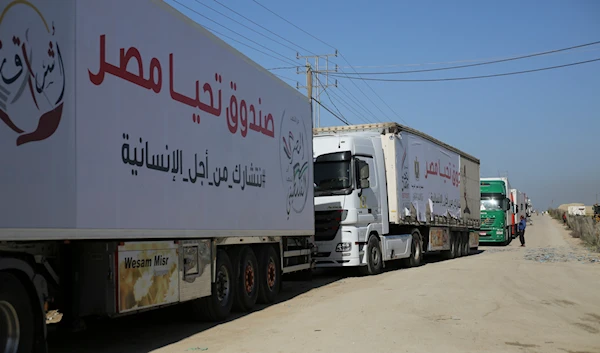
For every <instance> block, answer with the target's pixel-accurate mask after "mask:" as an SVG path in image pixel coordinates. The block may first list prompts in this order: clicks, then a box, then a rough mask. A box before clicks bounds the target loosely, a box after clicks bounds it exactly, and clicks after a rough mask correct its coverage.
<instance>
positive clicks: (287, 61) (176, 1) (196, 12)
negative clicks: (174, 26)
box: [173, 0, 295, 65]
mask: <svg viewBox="0 0 600 353" xmlns="http://www.w3.org/2000/svg"><path fill="white" fill-rule="evenodd" d="M173 1H174V2H175V3H177V4H179V5H181V6H183V7H185V8H186V9H188V10H190V11H192V12H194V13H195V14H197V15H199V16H201V17H203V18H206V19H207V20H209V21H211V22H213V23H215V24H217V25H219V26H221V27H223V28H225V29H227V30H229V31H231V32H233V33H235V34H237V35H238V36H240V37H242V38H244V39H246V40H248V41H250V42H252V43H254V44H256V45H258V46H260V47H262V48H264V49H266V50H268V51H270V52H273V53H275V54H277V55H279V56H281V57H282V58H283V59H277V60H280V61H282V62H285V63H287V64H290V65H294V64H295V63H294V62H293V61H291V60H290V59H288V58H286V57H285V55H282V54H281V53H278V52H276V51H274V50H273V49H270V48H268V47H265V46H264V45H262V44H260V43H258V42H256V41H254V40H252V39H250V38H248V37H246V36H244V35H241V34H239V33H238V32H236V31H234V30H232V29H230V28H228V27H227V26H224V25H222V24H220V23H218V22H217V21H215V20H212V19H210V18H208V17H207V16H204V15H203V14H201V13H200V12H198V11H196V10H194V9H192V8H190V7H189V6H187V5H185V4H182V3H181V2H179V1H178V0H173ZM202 26H203V27H204V28H206V29H208V30H210V31H212V32H215V33H218V34H221V35H222V36H224V37H227V38H229V39H232V38H231V37H228V36H225V35H224V34H222V33H219V32H217V31H215V30H212V29H209V28H208V27H207V26H205V25H202ZM232 40H233V39H232ZM236 42H238V43H241V42H240V41H237V40H236ZM246 46H248V45H247V44H246ZM253 49H254V48H253ZM255 50H256V49H255ZM263 54H264V53H263ZM269 56H271V57H273V56H272V55H269Z"/></svg>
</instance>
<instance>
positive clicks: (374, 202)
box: [356, 155, 381, 235]
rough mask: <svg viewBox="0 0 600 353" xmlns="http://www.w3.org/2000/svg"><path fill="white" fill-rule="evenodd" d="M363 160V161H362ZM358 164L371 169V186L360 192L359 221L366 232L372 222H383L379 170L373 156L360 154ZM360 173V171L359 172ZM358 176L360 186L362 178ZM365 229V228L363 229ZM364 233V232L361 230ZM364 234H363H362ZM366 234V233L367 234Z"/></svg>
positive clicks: (357, 159)
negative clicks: (378, 179)
mask: <svg viewBox="0 0 600 353" xmlns="http://www.w3.org/2000/svg"><path fill="white" fill-rule="evenodd" d="M361 162H363V163H361ZM356 163H357V165H360V164H365V163H366V166H368V170H369V177H368V180H369V186H368V187H366V188H362V189H361V190H360V191H359V193H360V196H359V207H358V222H359V224H360V227H361V228H363V227H365V228H364V232H365V233H366V231H367V229H366V227H367V226H368V225H369V224H371V223H377V222H381V208H380V202H379V185H378V183H377V172H376V168H375V160H374V159H373V157H372V156H367V155H360V156H358V157H357V158H356ZM357 174H358V173H357ZM358 178H359V176H357V186H360V179H358ZM361 230H363V229H361ZM361 233H362V232H361ZM361 235H363V234H361ZM365 235H366V234H365Z"/></svg>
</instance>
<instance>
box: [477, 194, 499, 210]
mask: <svg viewBox="0 0 600 353" xmlns="http://www.w3.org/2000/svg"><path fill="white" fill-rule="evenodd" d="M503 199H504V196H503V195H502V194H482V195H481V203H480V205H481V207H480V210H481V211H502V200H503Z"/></svg>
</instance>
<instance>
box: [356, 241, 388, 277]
mask: <svg viewBox="0 0 600 353" xmlns="http://www.w3.org/2000/svg"><path fill="white" fill-rule="evenodd" d="M366 255H367V266H361V267H360V272H361V274H363V275H376V274H379V273H381V272H382V271H383V256H382V253H381V246H380V243H379V239H378V238H377V237H376V236H375V235H371V237H370V238H369V241H368V242H367V254H366Z"/></svg>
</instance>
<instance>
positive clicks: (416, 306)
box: [50, 215, 600, 353]
mask: <svg viewBox="0 0 600 353" xmlns="http://www.w3.org/2000/svg"><path fill="white" fill-rule="evenodd" d="M533 221H534V224H533V225H530V226H528V228H527V232H526V242H527V246H526V247H525V248H521V247H520V244H519V241H518V239H515V240H514V241H513V242H512V243H511V244H510V245H508V246H506V247H498V246H489V247H486V246H482V247H481V248H480V250H479V251H478V252H477V253H473V254H472V255H471V256H468V257H463V258H459V259H455V260H444V261H438V259H435V258H434V259H431V260H429V261H428V262H427V263H426V264H425V265H424V266H421V267H419V268H413V269H401V270H390V271H388V272H386V273H384V274H381V275H378V276H372V277H358V276H347V275H346V276H342V275H340V274H339V273H336V274H333V275H332V274H326V275H321V276H316V278H315V280H314V281H313V282H312V283H308V282H292V283H287V284H286V285H285V287H284V290H285V293H284V300H283V301H282V302H280V303H278V304H275V305H271V306H269V307H261V308H259V309H258V310H257V311H255V312H253V313H249V314H246V315H240V316H236V317H234V318H233V319H232V320H231V321H229V322H227V323H224V324H220V325H207V324H204V323H196V322H194V321H191V319H190V318H189V314H188V312H187V311H186V310H185V307H184V306H181V307H179V308H175V309H168V310H162V311H158V312H151V313H147V314H142V315H139V316H134V317H130V318H123V319H118V320H112V321H109V322H108V323H105V322H101V323H97V324H95V325H92V327H91V328H90V329H89V330H88V331H86V332H84V333H80V334H70V335H68V336H62V335H60V336H59V335H55V336H53V340H52V341H51V345H50V349H51V352H52V353H56V352H110V353H117V352H127V353H138V352H139V353H141V352H161V353H167V352H232V353H233V352H235V353H244V352H248V353H275V352H286V353H292V352H302V353H306V352H325V353H329V352H336V351H343V352H346V353H350V352H361V353H363V352H374V353H375V352H377V353H379V352H441V353H453V352H456V353H458V352H460V353H465V352H544V353H550V352H560V353H564V352H567V353H576V352H577V353H595V352H598V353H600V263H599V262H596V263H594V262H592V261H594V259H596V260H598V256H595V257H594V256H591V257H590V256H589V254H588V253H586V252H585V250H584V249H583V248H582V247H580V246H579V245H578V244H577V243H576V242H573V241H571V240H570V239H569V237H568V235H567V232H566V231H565V230H564V229H563V227H562V225H560V224H559V223H558V222H556V221H555V220H552V219H551V218H550V217H549V216H541V215H540V216H537V217H534V218H533ZM536 252H537V253H539V254H541V255H540V256H532V255H535V254H536ZM549 253H551V254H550V255H551V256H548V254H549ZM559 255H561V256H559ZM556 257H559V258H560V261H546V260H544V259H548V258H556Z"/></svg>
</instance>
